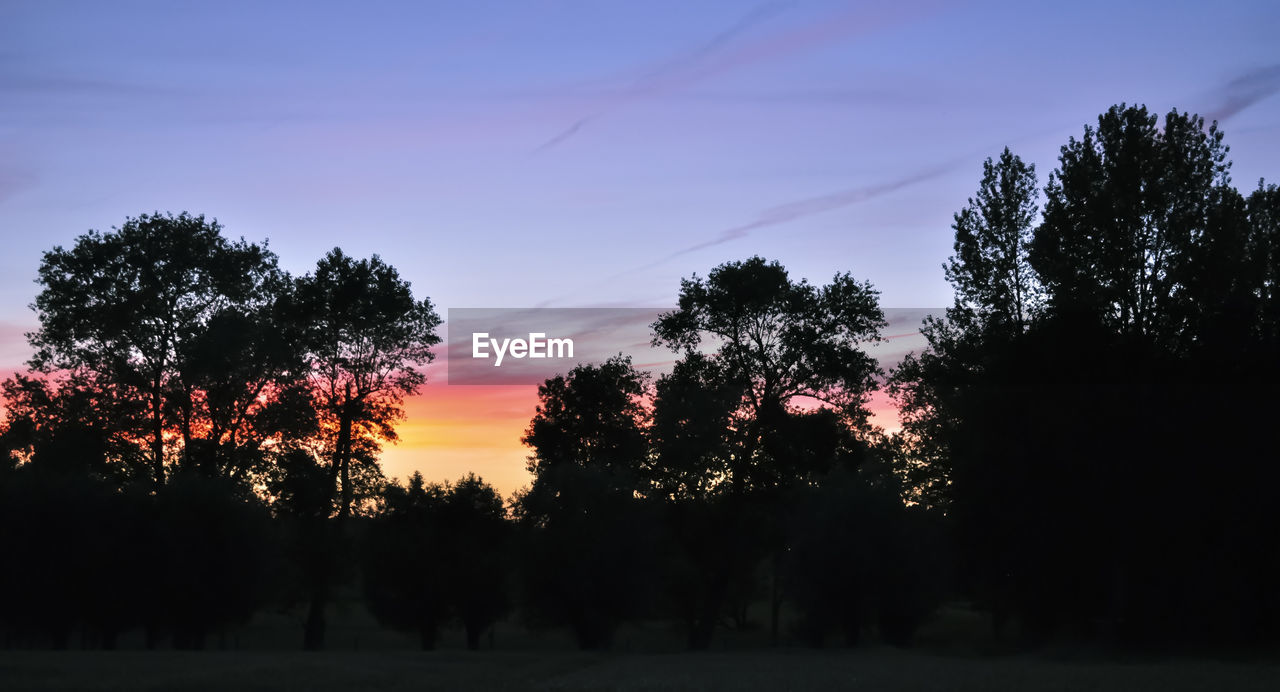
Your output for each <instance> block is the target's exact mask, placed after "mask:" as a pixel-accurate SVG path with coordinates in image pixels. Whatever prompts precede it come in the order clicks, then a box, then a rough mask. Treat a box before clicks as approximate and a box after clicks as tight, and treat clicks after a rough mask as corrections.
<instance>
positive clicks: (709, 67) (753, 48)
mask: <svg viewBox="0 0 1280 692" xmlns="http://www.w3.org/2000/svg"><path fill="white" fill-rule="evenodd" d="M782 9H785V6H780V5H776V4H767V5H761V6H758V7H756V8H755V9H753V10H752V11H751V12H749V13H747V14H746V15H744V16H743V17H742V18H741V19H739V20H738V21H737V22H736V23H735V24H734V25H732V26H731V27H730V28H728V29H726V30H725V31H723V32H721V33H720V34H717V35H716V36H715V37H713V38H711V39H710V40H708V41H707V42H706V43H704V44H703V45H702V46H701V47H700V48H698V49H697V50H695V51H693V52H692V53H689V54H687V55H685V56H684V57H681V58H678V59H676V60H674V61H671V62H669V63H668V64H666V65H664V66H662V67H659V68H658V69H657V70H655V71H653V72H650V73H649V74H648V75H646V76H644V77H642V78H640V79H639V80H637V81H636V83H635V84H633V85H632V86H631V87H630V88H628V89H625V90H623V91H621V92H619V93H617V94H616V95H615V96H614V97H613V98H612V99H609V100H606V101H603V102H602V103H601V104H600V105H599V106H598V107H597V108H596V110H595V112H594V113H591V114H590V115H587V116H584V117H580V118H578V119H577V120H575V121H574V122H573V124H572V125H570V126H569V127H567V128H565V129H564V130H563V131H561V132H560V133H558V134H557V135H556V136H554V137H552V138H551V139H549V140H547V141H546V142H544V143H543V144H542V145H540V146H539V147H538V148H537V149H536V150H535V151H544V150H546V149H549V148H551V147H553V146H555V145H557V144H560V143H562V142H564V141H566V140H568V139H569V138H571V137H572V136H573V135H575V134H577V133H578V132H580V131H581V130H582V126H583V125H584V124H586V122H587V121H589V120H593V119H596V118H598V117H600V116H601V115H603V114H605V113H607V112H610V111H613V110H616V109H618V108H621V107H623V106H625V105H627V104H628V103H631V102H634V101H637V100H640V99H645V98H652V97H654V96H660V95H663V94H666V93H670V92H673V91H677V90H679V89H683V88H685V87H688V86H690V85H693V84H696V83H698V82H701V81H704V80H706V79H709V78H711V77H714V76H717V75H720V74H723V73H726V72H730V71H733V70H736V69H738V68H741V67H745V66H747V65H751V64H754V63H760V62H765V61H768V60H775V59H780V58H783V57H787V56H789V55H792V54H795V53H799V52H802V51H806V50H812V49H814V48H817V47H819V46H822V45H825V44H828V43H833V42H835V41H838V40H840V39H844V38H848V37H850V36H853V35H856V34H859V33H866V32H869V31H871V30H873V29H876V28H879V27H881V26H884V25H886V24H889V23H891V22H892V21H895V20H897V18H898V17H897V16H896V15H893V14H884V13H881V14H872V13H870V12H868V11H867V10H866V9H865V8H863V7H855V8H850V9H848V10H845V11H843V12H839V13H836V14H834V15H829V16H826V17H823V18H821V19H820V20H817V21H813V22H810V23H807V24H803V25H801V26H797V27H792V28H790V29H787V30H783V31H779V32H775V33H772V34H769V35H766V36H762V37H759V38H757V39H755V40H751V41H743V42H739V41H737V40H736V39H737V38H738V37H739V36H740V35H742V34H744V33H746V32H747V31H748V30H750V29H751V28H753V27H755V26H757V25H759V24H762V23H764V22H766V21H769V20H771V19H773V18H774V17H776V16H777V15H778V14H779V13H780V12H781V11H782ZM735 44H736V45H737V47H736V48H735V47H734V45H735Z"/></svg>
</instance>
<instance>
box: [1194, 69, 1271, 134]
mask: <svg viewBox="0 0 1280 692" xmlns="http://www.w3.org/2000/svg"><path fill="white" fill-rule="evenodd" d="M1277 91H1280V64H1276V65H1269V66H1267V67H1263V68H1260V69H1257V70H1253V71H1252V72H1248V73H1246V74H1243V75H1241V76H1239V77H1236V78H1235V79H1233V80H1231V81H1229V82H1227V83H1226V84H1225V85H1223V86H1222V87H1221V88H1220V89H1218V93H1217V94H1216V99H1215V100H1217V101H1218V105H1217V106H1215V107H1214V108H1213V109H1212V110H1210V111H1209V112H1208V113H1206V114H1205V119H1206V120H1209V121H1210V122H1212V121H1214V120H1217V121H1219V122H1226V121H1227V120H1228V119H1230V118H1232V117H1233V116H1235V115H1236V114H1238V113H1239V112H1240V111H1243V110H1244V109H1246V108H1248V107H1249V106H1252V105H1253V104H1255V103H1257V102H1259V101H1261V100H1263V99H1265V98H1267V97H1269V96H1271V95H1272V94H1274V93H1276V92H1277Z"/></svg>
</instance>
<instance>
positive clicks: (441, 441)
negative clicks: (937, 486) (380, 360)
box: [381, 382, 900, 497]
mask: <svg viewBox="0 0 1280 692" xmlns="http://www.w3.org/2000/svg"><path fill="white" fill-rule="evenodd" d="M537 405H538V388H537V386H535V385H518V386H517V385H511V386H506V385H482V386H475V385H471V386H468V385H448V384H444V383H443V382H432V383H430V384H428V385H427V386H426V387H424V388H423V390H422V392H421V393H420V394H418V395H417V396H415V397H412V398H411V399H409V400H407V401H406V402H405V419H404V420H403V421H402V422H401V423H400V424H399V425H398V426H396V431H397V432H398V433H399V435H400V443H399V444H397V445H388V446H387V447H386V448H385V449H384V450H383V452H382V457H381V458H382V467H383V470H384V471H385V472H386V474H387V476H389V477H395V478H399V479H401V480H403V479H404V478H406V477H408V476H409V474H411V473H413V472H414V471H420V472H422V475H423V476H424V477H425V478H426V479H427V480H429V481H443V480H450V481H454V480H457V479H458V478H460V477H462V476H464V475H466V474H467V473H468V472H474V473H475V474H476V475H478V476H480V477H482V478H484V479H485V480H486V481H488V482H489V483H491V484H493V486H494V487H496V488H497V489H498V492H500V493H501V494H502V496H503V497H508V496H510V494H511V493H512V491H515V490H517V489H519V488H521V487H523V486H525V485H527V484H528V483H529V481H530V480H531V479H530V476H529V473H528V472H527V471H526V470H525V458H526V457H527V456H528V454H529V450H528V448H526V447H525V446H524V445H522V444H520V438H521V437H522V436H523V435H524V431H525V428H526V427H528V425H529V419H531V418H533V412H534V408H535V407H536V406H537ZM868 408H869V409H870V410H871V421H872V423H874V424H875V425H879V426H881V427H883V428H885V429H886V430H887V431H890V432H892V431H895V430H897V429H898V428H899V427H900V426H899V423H898V417H897V411H896V410H895V409H894V407H893V404H892V401H891V400H890V399H889V397H888V395H887V394H886V393H884V392H876V393H875V394H874V395H873V396H872V398H871V401H870V402H868Z"/></svg>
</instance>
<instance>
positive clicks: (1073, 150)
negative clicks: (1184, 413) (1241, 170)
mask: <svg viewBox="0 0 1280 692" xmlns="http://www.w3.org/2000/svg"><path fill="white" fill-rule="evenodd" d="M1227 151H1228V147H1227V146H1226V145H1225V144H1224V143H1223V135H1222V132H1221V131H1220V130H1219V129H1218V126H1217V123H1216V122H1215V123H1213V124H1211V125H1209V126H1208V127H1207V128H1206V127H1205V123H1204V119H1203V118H1200V117H1198V116H1195V115H1192V114H1189V113H1179V112H1178V111H1177V110H1173V111H1170V112H1169V113H1168V115H1166V116H1165V118H1164V123H1163V127H1160V126H1159V122H1158V118H1157V116H1156V115H1155V114H1154V113H1150V112H1148V111H1147V109H1146V107H1145V106H1125V105H1123V104H1122V105H1119V106H1114V107H1112V108H1111V109H1110V110H1108V111H1107V112H1106V113H1104V114H1102V115H1101V116H1099V118H1098V125H1097V127H1096V128H1094V127H1090V126H1086V127H1085V130H1084V135H1083V136H1082V137H1081V138H1080V139H1076V138H1074V137H1072V138H1071V139H1070V140H1068V142H1067V144H1066V145H1064V146H1063V147H1062V150H1061V153H1060V155H1059V166H1058V169H1057V170H1055V171H1054V172H1053V174H1051V175H1050V177H1049V183H1048V185H1047V186H1046V187H1045V194H1046V196H1047V198H1048V201H1047V202H1046V204H1045V210H1044V221H1043V223H1042V224H1041V225H1040V227H1039V228H1038V229H1037V230H1036V233H1035V237H1034V240H1033V242H1032V254H1031V264H1032V266H1033V267H1035V269H1036V272H1037V273H1038V275H1039V276H1040V279H1041V280H1042V281H1043V283H1044V287H1045V290H1046V293H1047V298H1048V301H1049V304H1050V305H1051V306H1052V307H1053V309H1056V310H1059V311H1061V310H1073V311H1082V312H1084V313H1087V314H1090V315H1093V316H1094V317H1095V318H1096V319H1099V320H1101V322H1102V323H1103V324H1105V325H1107V326H1108V328H1109V329H1111V330H1113V331H1115V332H1117V333H1123V334H1128V335H1132V336H1136V337H1139V338H1142V339H1147V340H1150V341H1153V342H1156V343H1160V344H1162V345H1171V344H1174V343H1185V342H1186V340H1187V337H1188V334H1187V329H1188V324H1187V319H1188V318H1189V316H1190V314H1191V313H1192V310H1191V309H1189V308H1188V306H1186V305H1185V304H1183V305H1179V302H1180V301H1188V300H1193V299H1192V298H1191V297H1190V296H1188V295H1184V294H1183V290H1182V289H1183V288H1185V287H1186V286H1187V285H1188V283H1189V282H1191V281H1192V280H1193V277H1195V276H1196V274H1197V269H1198V268H1197V267H1196V264H1195V260H1196V259H1197V258H1202V257H1204V256H1205V252H1204V251H1206V250H1209V249H1210V245H1211V244H1215V245H1224V244H1223V243H1221V242H1220V241H1222V240H1224V239H1223V238H1220V237H1218V236H1220V234H1221V233H1225V232H1231V231H1233V230H1235V229H1229V228H1220V227H1218V226H1217V225H1216V224H1215V223H1214V214H1213V211H1214V208H1215V204H1214V202H1215V197H1217V196H1218V192H1217V191H1219V190H1221V188H1223V187H1225V186H1227V185H1228V183H1229V182H1230V177H1229V176H1228V170H1229V169H1230V163H1229V162H1228V161H1227V158H1226V156H1227ZM1228 244H1231V243H1228Z"/></svg>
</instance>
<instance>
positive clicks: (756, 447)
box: [653, 257, 885, 648]
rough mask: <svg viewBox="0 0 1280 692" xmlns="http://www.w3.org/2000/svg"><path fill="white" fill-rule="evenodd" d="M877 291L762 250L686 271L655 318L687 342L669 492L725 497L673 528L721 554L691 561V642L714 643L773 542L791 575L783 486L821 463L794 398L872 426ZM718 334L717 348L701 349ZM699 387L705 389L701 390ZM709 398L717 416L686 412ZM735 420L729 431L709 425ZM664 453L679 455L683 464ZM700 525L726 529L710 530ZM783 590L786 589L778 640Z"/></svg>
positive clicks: (670, 441) (668, 399)
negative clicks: (794, 267) (800, 440)
mask: <svg viewBox="0 0 1280 692" xmlns="http://www.w3.org/2000/svg"><path fill="white" fill-rule="evenodd" d="M877 295H878V294H877V293H876V291H875V290H874V289H872V288H871V286H870V285H869V284H867V283H858V282H856V281H854V280H853V279H852V278H851V277H850V276H849V275H848V274H837V275H836V276H835V277H834V278H833V279H832V281H831V283H830V284H827V285H825V286H821V287H816V286H813V285H811V284H809V283H808V282H807V281H799V282H794V281H792V280H791V279H790V278H789V277H788V275H787V272H786V269H784V268H783V267H782V265H780V264H778V263H777V262H766V261H765V260H764V259H762V258H759V257H753V258H751V259H749V260H746V261H744V262H730V263H726V264H723V265H721V266H719V267H717V268H715V269H714V270H712V271H711V273H710V274H709V275H708V277H707V279H705V280H703V279H701V278H698V277H696V276H695V277H693V278H692V279H686V280H684V281H682V282H681V289H680V299H679V309H677V310H676V311H674V312H670V313H667V314H664V315H662V316H661V317H660V318H659V319H658V321H657V322H655V323H654V325H653V332H654V338H653V341H654V344H655V345H665V346H668V347H670V348H671V349H672V350H673V351H676V352H679V353H683V354H684V358H683V363H682V364H679V365H677V368H676V370H675V371H674V372H673V374H672V376H671V377H670V378H668V379H667V380H665V381H664V382H663V383H662V388H661V389H660V392H659V394H660V397H659V399H658V401H657V403H656V405H655V408H656V412H655V421H657V422H658V425H657V426H655V434H656V436H657V451H658V456H657V458H656V467H655V468H656V474H657V477H658V478H659V479H660V483H663V484H667V485H670V483H671V481H672V480H673V479H675V480H678V485H677V486H675V487H672V488H669V489H664V491H663V492H664V494H665V495H667V496H669V497H673V498H674V499H676V501H677V502H679V501H680V499H682V498H681V496H682V495H683V497H684V498H690V497H706V496H707V493H708V492H711V493H713V494H714V495H715V497H714V499H712V500H711V502H712V503H714V504H718V505H720V506H719V507H718V508H716V509H714V510H712V509H711V508H710V507H704V508H698V509H691V508H684V509H683V510H679V511H676V512H675V513H674V514H673V515H672V516H673V517H678V518H679V521H681V522H694V523H692V524H691V523H686V524H683V525H679V524H678V525H676V526H674V527H673V531H675V532H676V534H677V535H679V536H681V537H682V540H683V541H684V542H685V544H686V546H687V548H688V549H690V550H692V551H694V552H693V553H692V554H691V555H690V556H689V560H690V564H694V565H697V564H698V563H699V562H700V561H701V560H704V559H706V557H707V556H711V555H717V556H718V558H717V559H714V561H713V562H712V564H708V565H705V569H701V568H695V569H693V570H691V571H686V574H689V575H697V582H695V584H691V585H687V586H685V587H681V588H679V589H678V590H679V591H681V592H682V593H684V594H685V599H686V600H687V599H689V598H692V599H693V601H687V602H688V603H689V605H686V612H688V613H690V618H691V622H690V624H691V628H690V640H689V641H690V646H691V647H693V648H706V647H707V646H709V645H710V641H711V636H712V633H713V631H714V628H715V625H716V623H717V622H718V621H719V619H720V615H721V612H722V610H723V608H724V607H725V599H726V596H727V594H728V592H729V591H730V588H731V585H732V584H733V583H734V582H735V580H737V579H742V578H747V577H745V576H744V575H749V574H751V573H752V572H753V571H754V566H755V565H756V563H757V562H758V560H759V559H760V558H761V557H762V556H763V555H764V554H768V553H772V554H773V555H774V556H775V559H774V583H775V585H776V584H777V582H778V579H779V576H780V575H779V570H778V557H777V556H778V555H779V551H780V550H781V549H782V543H781V541H782V540H783V535H784V531H783V530H782V527H781V522H780V516H781V513H782V505H781V497H782V493H783V491H784V490H785V489H787V488H789V487H790V486H791V485H792V484H794V483H796V482H797V481H798V480H800V479H801V478H804V477H805V476H806V475H807V474H808V473H809V472H810V469H808V468H806V467H805V463H804V462H805V458H804V455H802V454H797V453H796V452H797V449H796V447H795V445H794V442H795V440H796V439H797V438H796V435H797V433H799V434H801V435H802V434H803V433H801V432H800V431H799V430H797V429H795V426H796V424H797V419H796V418H795V413H796V412H797V409H796V408H795V404H794V403H793V402H794V401H796V400H801V399H803V400H806V401H816V402H818V404H819V405H821V406H825V407H828V408H830V409H831V410H833V411H835V412H837V413H838V415H839V416H840V417H841V418H842V419H843V421H844V425H846V426H849V427H850V428H853V429H858V430H863V431H865V430H867V429H868V424H867V416H868V414H867V411H866V408H865V402H866V400H867V397H868V396H869V394H870V392H871V391H872V390H874V389H875V387H876V378H877V376H878V375H879V374H880V370H879V367H878V366H877V364H876V362H875V361H874V360H873V359H872V358H871V357H870V356H868V355H867V354H866V353H865V352H864V351H863V350H862V349H861V344H862V343H863V342H871V341H875V340H877V339H878V338H879V333H880V329H881V327H882V326H884V324H885V322H884V316H883V313H882V312H881V310H880V308H879V305H878V303H877ZM704 341H707V342H710V344H711V345H712V346H713V347H714V348H715V351H714V353H713V354H711V355H699V354H697V353H696V350H697V349H698V348H699V346H700V345H701V344H702V343H703V342H704ZM699 388H704V389H705V392H704V393H699V394H694V392H695V391H696V390H697V389H699ZM699 398H700V399H701V403H703V404H705V405H707V407H708V408H707V411H706V414H705V417H699V416H696V415H692V416H691V415H688V414H687V413H685V411H686V410H687V408H688V404H689V402H690V401H691V400H693V401H697V400H698V399H699ZM694 421H697V422H694ZM721 424H723V425H724V427H723V428H721V431H720V432H717V431H716V430H715V429H714V428H711V429H708V428H707V426H708V425H712V426H719V425H721ZM682 428H684V430H681V429H682ZM664 453H666V454H670V455H671V461H672V467H671V470H670V471H666V470H664V469H665V466H666V465H665V463H664V459H663V456H662V454H664ZM695 465H700V466H701V468H697V466H695ZM690 492H692V494H689V493H690ZM695 524H696V525H695ZM700 531H711V532H714V533H715V534H717V535H706V534H703V535H701V536H700V537H699V533H700ZM710 545H716V546H718V548H719V551H709V550H708V546H710ZM779 596H780V590H778V589H777V588H775V600H774V603H773V608H772V618H771V619H772V622H771V626H772V630H773V632H774V633H775V638H776V633H777V630H778V619H777V614H778V612H779V607H778V602H777V598H778V597H779ZM695 601H696V605H694V604H693V602H695Z"/></svg>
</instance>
